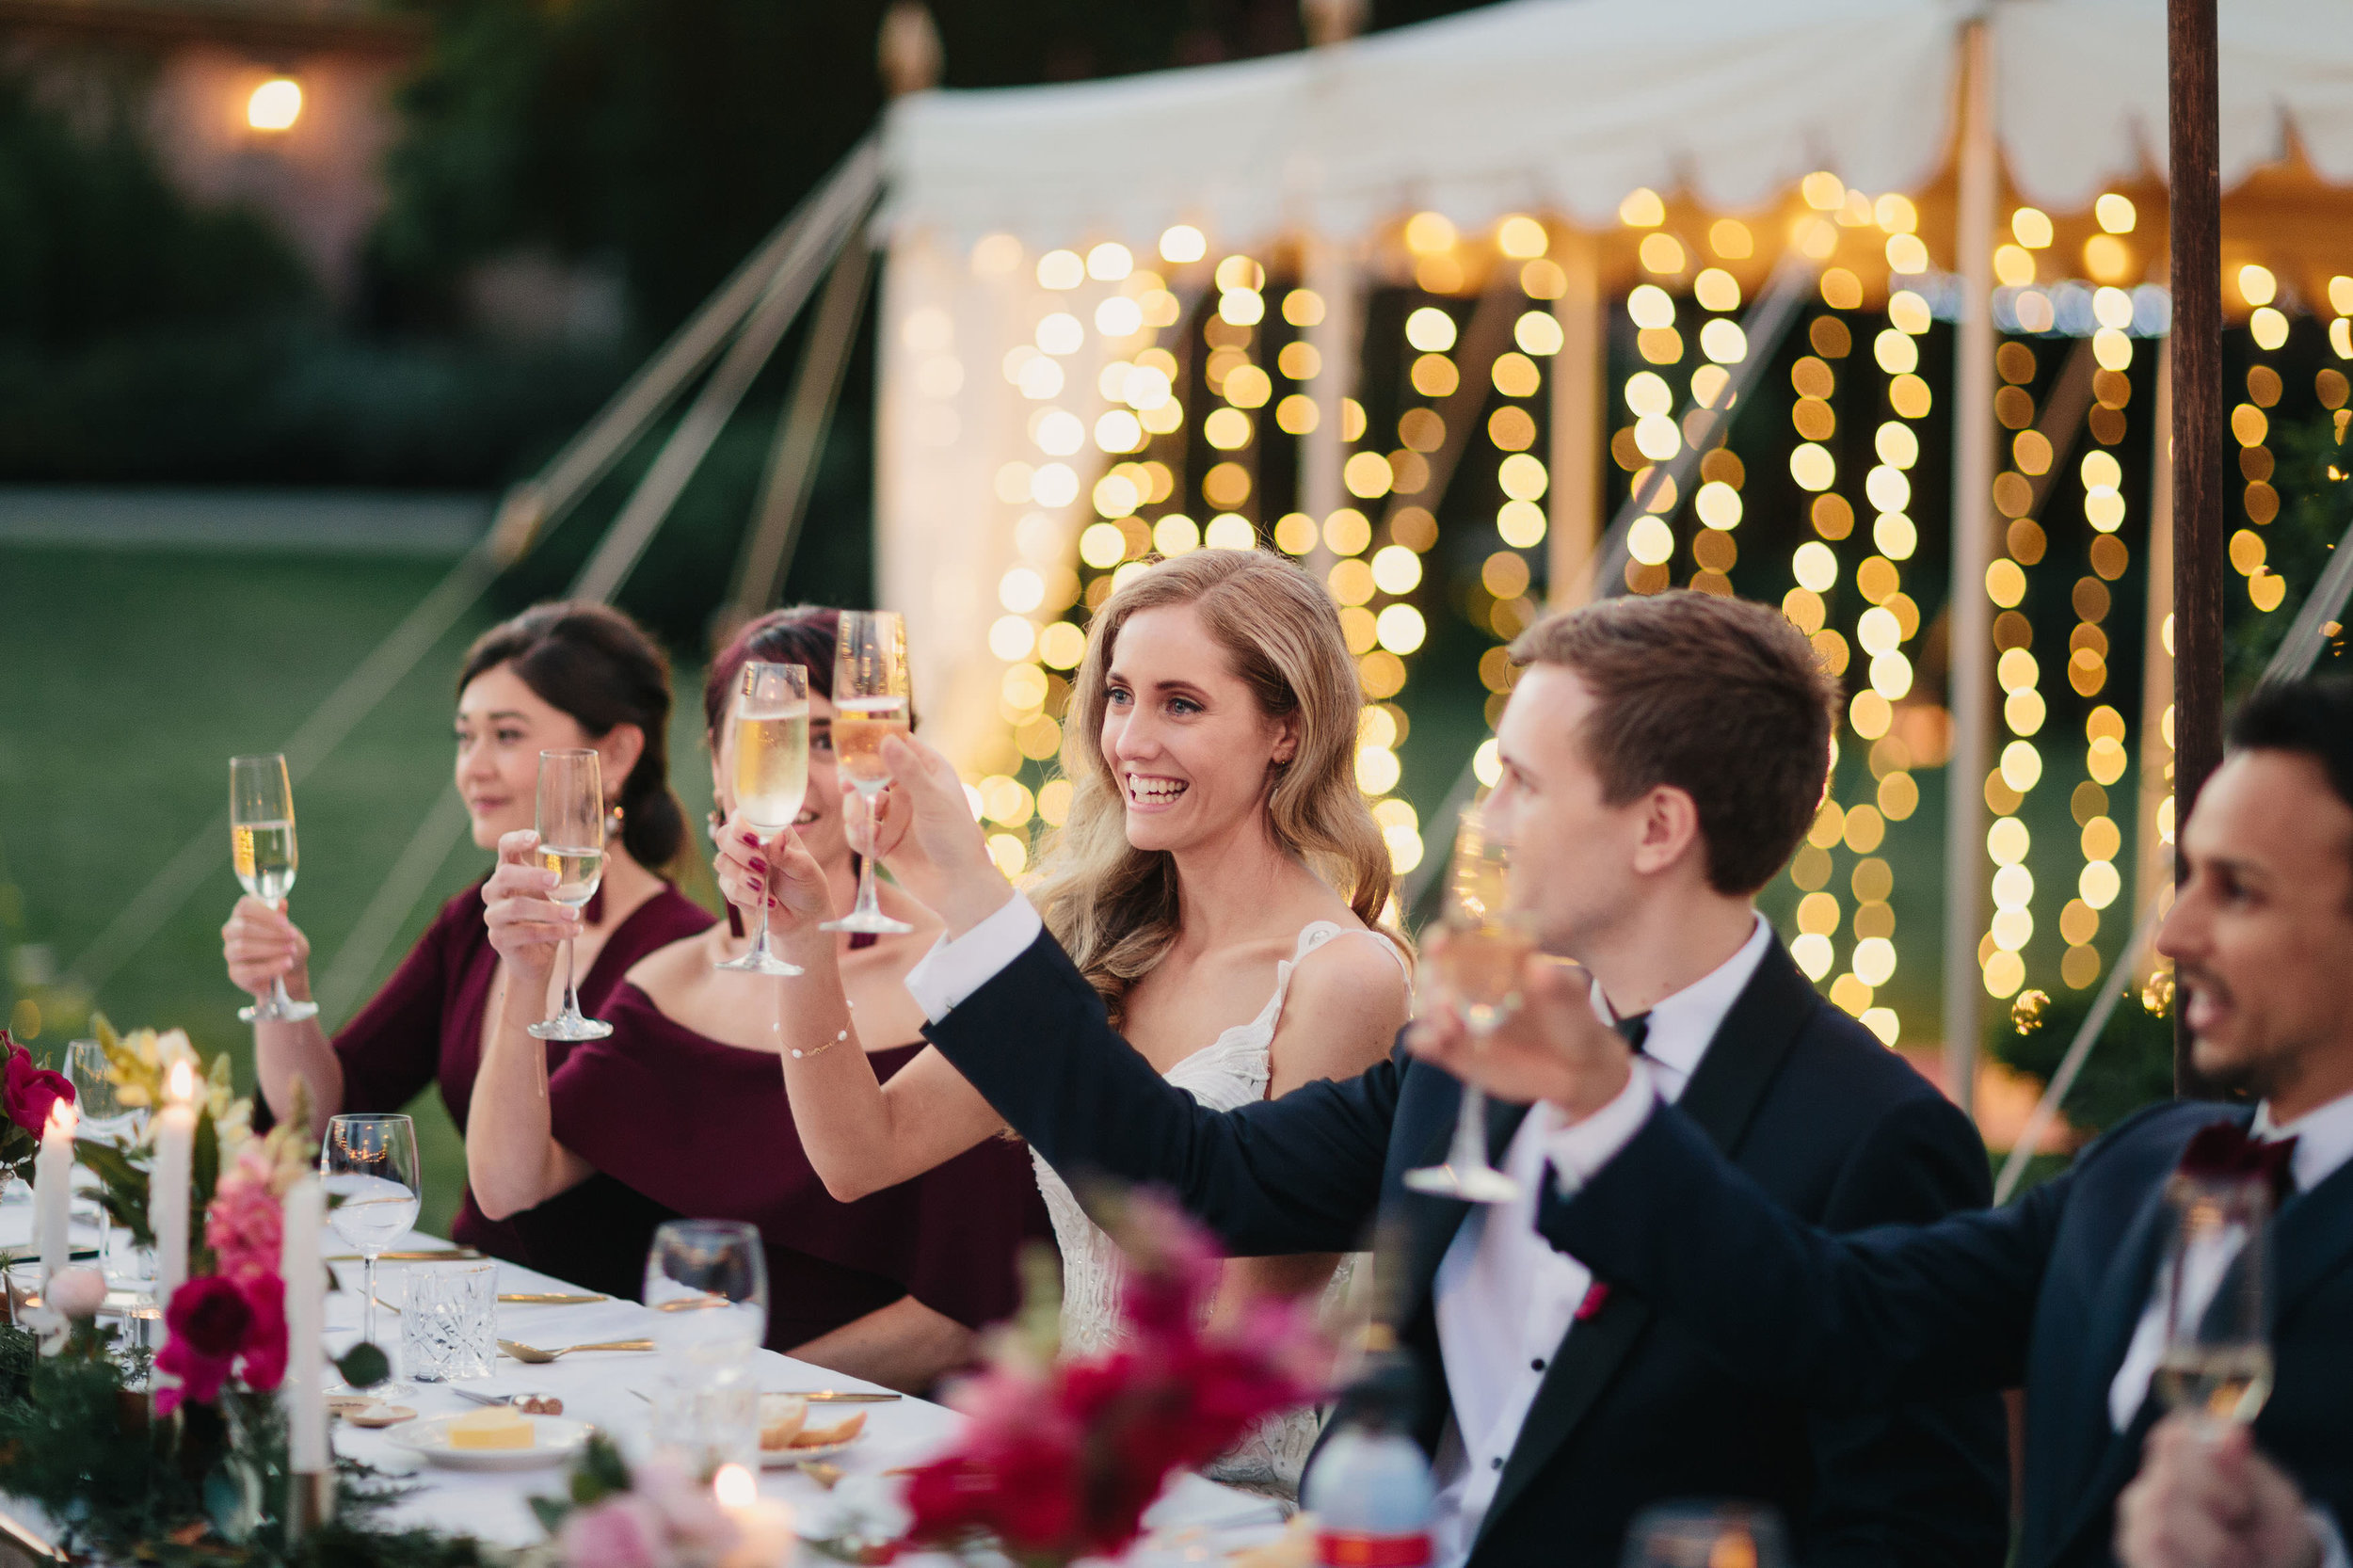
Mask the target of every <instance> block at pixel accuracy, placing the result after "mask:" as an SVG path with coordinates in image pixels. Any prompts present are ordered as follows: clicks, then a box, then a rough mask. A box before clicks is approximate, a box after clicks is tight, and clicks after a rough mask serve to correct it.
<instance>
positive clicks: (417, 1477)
mask: <svg viewBox="0 0 2353 1568" xmlns="http://www.w3.org/2000/svg"><path fill="white" fill-rule="evenodd" d="M31 1239H32V1206H31V1205H30V1204H29V1203H24V1202H16V1203H8V1204H4V1205H0V1249H6V1250H8V1251H9V1252H17V1251H21V1250H22V1249H24V1247H26V1246H27V1245H28V1244H29V1243H30V1241H31ZM97 1240H98V1237H97V1233H96V1231H95V1230H92V1229H89V1228H88V1227H86V1226H83V1225H79V1224H77V1225H75V1226H74V1232H73V1244H74V1246H75V1247H76V1248H77V1249H79V1248H82V1247H86V1246H92V1245H95V1244H96V1242H97ZM328 1240H329V1243H330V1245H331V1244H333V1242H334V1238H333V1236H332V1234H331V1233H330V1234H329V1237H328ZM448 1245H449V1243H448V1242H446V1241H443V1240H440V1239H438V1238H435V1237H430V1236H425V1235H422V1234H420V1235H412V1236H409V1237H407V1238H405V1239H403V1240H400V1241H399V1242H396V1243H394V1247H393V1250H395V1251H415V1250H423V1249H432V1248H442V1247H446V1246H448ZM332 1267H333V1269H334V1272H335V1274H336V1276H337V1279H338V1282H339V1284H340V1285H341V1286H342V1287H343V1288H341V1289H339V1290H338V1291H337V1292H336V1293H335V1294H333V1295H331V1296H330V1297H328V1306H327V1325H328V1336H327V1337H328V1347H329V1350H330V1352H337V1353H340V1352H342V1351H343V1350H344V1349H346V1348H347V1347H348V1346H350V1345H351V1344H352V1343H354V1342H355V1341H357V1339H358V1338H359V1336H360V1306H361V1301H360V1293H359V1291H360V1266H359V1265H358V1264H357V1263H336V1264H334V1265H333V1266H332ZM403 1269H404V1266H403V1265H402V1264H400V1263H396V1262H386V1263H383V1264H381V1265H379V1266H378V1271H377V1272H378V1280H377V1296H378V1299H379V1300H380V1301H383V1302H387V1303H390V1304H392V1305H394V1306H397V1305H398V1304H399V1303H400V1302H401V1300H402V1299H403V1297H404V1296H405V1295H406V1293H407V1292H406V1287H405V1282H404V1280H403V1277H402V1276H403ZM498 1288H499V1290H500V1291H501V1293H503V1294H505V1293H518V1294H520V1293H545V1292H558V1291H562V1292H577V1291H578V1288H577V1287H574V1286H571V1285H568V1284H567V1283H566V1282H564V1281H562V1280H558V1279H551V1278H550V1277H548V1276H547V1275H545V1274H541V1273H537V1272H534V1271H532V1270H529V1269H525V1268H521V1267H519V1266H517V1265H515V1264H511V1263H501V1264H500V1265H499V1283H498ZM655 1321H656V1318H655V1314H653V1313H652V1312H650V1311H648V1309H647V1308H645V1307H644V1306H641V1305H639V1304H637V1303H635V1302H631V1301H620V1300H609V1301H602V1302H597V1303H593V1304H576V1305H542V1304H520V1303H514V1302H501V1303H500V1304H499V1305H498V1334H499V1336H500V1337H502V1338H505V1339H516V1340H520V1341H522V1342H523V1343H525V1344H528V1345H536V1346H540V1347H543V1348H548V1349H552V1348H554V1347H556V1346H561V1345H575V1344H586V1343H591V1342H595V1341H600V1340H614V1339H637V1338H646V1337H649V1336H651V1334H652V1332H653V1327H654V1323H655ZM399 1323H400V1320H399V1317H398V1316H397V1314H396V1313H394V1312H392V1311H388V1310H386V1309H385V1308H383V1307H379V1308H378V1309H377V1313H376V1331H377V1336H378V1338H379V1339H380V1340H382V1341H384V1342H385V1343H386V1345H387V1348H388V1349H392V1348H394V1347H396V1346H397V1344H398V1339H399V1332H400V1330H399ZM395 1359H396V1361H397V1358H395ZM758 1367H759V1371H760V1387H761V1388H762V1389H766V1390H779V1391H804V1390H808V1389H836V1390H842V1391H849V1390H877V1389H878V1388H879V1385H878V1384H870V1383H864V1382H861V1381H859V1380H858V1379H856V1378H845V1377H843V1376H842V1375H841V1374H840V1373H838V1372H832V1371H828V1370H826V1369H825V1368H822V1367H815V1366H811V1365H810V1364H808V1362H804V1361H795V1360H793V1359H792V1358H791V1357H790V1356H784V1355H778V1354H776V1352H772V1351H761V1352H759V1358H758ZM493 1370H494V1372H495V1374H496V1377H497V1378H498V1380H499V1383H500V1384H501V1385H502V1386H515V1387H524V1386H527V1387H530V1388H534V1389H541V1390H545V1391H546V1392H548V1393H552V1394H554V1395H557V1396H559V1397H560V1398H561V1399H562V1400H563V1401H564V1414H565V1415H566V1416H568V1417H570V1418H574V1419H578V1420H584V1421H588V1422H591V1423H593V1424H595V1425H596V1426H597V1427H599V1428H600V1429H602V1430H603V1431H605V1432H609V1433H611V1434H612V1435H613V1436H614V1437H615V1438H616V1441H618V1442H619V1443H620V1444H621V1445H622V1447H623V1449H624V1451H629V1450H630V1449H631V1448H632V1444H633V1442H634V1441H635V1440H637V1439H640V1438H642V1436H643V1434H644V1432H645V1431H646V1427H647V1418H648V1411H649V1408H650V1407H649V1406H648V1403H647V1401H646V1400H643V1399H641V1398H640V1397H639V1394H638V1391H639V1390H644V1389H649V1388H650V1387H651V1386H652V1384H653V1381H654V1379H655V1377H656V1375H657V1358H656V1356H655V1355H654V1354H652V1353H649V1352H630V1351H618V1352H595V1351H590V1352H581V1353H580V1354H577V1355H568V1356H565V1357H563V1358H561V1359H560V1360H557V1361H554V1362H552V1363H549V1364H546V1365H543V1366H536V1367H531V1366H524V1365H522V1364H521V1363H520V1362H517V1361H514V1360H511V1359H509V1358H507V1357H505V1356H504V1355H502V1356H500V1357H499V1358H498V1359H497V1361H496V1363H495V1365H494V1368H493ZM399 1402H401V1403H403V1404H407V1405H408V1406H410V1407H412V1408H413V1409H415V1410H416V1412H417V1413H418V1416H420V1417H421V1418H422V1417H428V1416H440V1415H450V1414H456V1413H458V1412H462V1411H466V1410H472V1409H475V1408H477V1406H475V1405H474V1404H473V1403H472V1402H470V1401H468V1400H465V1399H463V1398H461V1397H460V1396H458V1395H456V1394H455V1393H452V1392H451V1391H450V1390H449V1389H448V1388H447V1387H444V1386H436V1385H433V1384H418V1385H417V1392H416V1395H415V1396H414V1397H413V1398H404V1399H403V1400H400V1401H399ZM854 1410H862V1411H865V1412H866V1413H867V1423H866V1430H865V1432H864V1433H863V1434H862V1435H861V1436H860V1438H859V1439H858V1441H857V1442H856V1444H854V1445H853V1446H852V1447H851V1448H848V1449H847V1450H845V1451H844V1452H842V1453H840V1454H839V1455H835V1456H832V1457H831V1458H830V1459H829V1461H828V1463H830V1464H835V1465H837V1466H839V1467H840V1469H841V1471H842V1472H844V1474H843V1476H842V1479H841V1480H840V1481H839V1483H838V1484H836V1485H835V1486H834V1487H833V1488H832V1489H831V1490H827V1489H826V1488H824V1487H823V1486H820V1485H819V1484H818V1483H817V1482H816V1481H815V1480H811V1479H810V1478H809V1477H808V1476H806V1475H804V1474H802V1473H801V1472H800V1471H798V1470H796V1469H791V1468H784V1469H769V1470H764V1471H763V1472H762V1473H761V1476H760V1495H761V1496H768V1497H777V1498H782V1499H783V1500H785V1501H786V1502H788V1503H790V1504H791V1506H792V1511H793V1523H794V1528H795V1529H796V1530H797V1531H798V1533H799V1534H801V1535H802V1536H804V1537H808V1536H826V1535H832V1534H836V1533H839V1532H840V1531H842V1530H845V1529H850V1528H857V1527H860V1526H864V1527H867V1528H875V1527H879V1528H884V1529H888V1528H895V1527H896V1525H897V1523H898V1522H899V1520H900V1518H901V1515H900V1514H899V1513H898V1512H897V1505H896V1502H895V1496H896V1492H897V1487H898V1483H897V1481H896V1480H894V1479H893V1478H892V1477H890V1476H889V1475H888V1474H887V1472H888V1471H891V1470H893V1469H897V1468H899V1467H902V1466H904V1465H908V1464H916V1463H919V1462H920V1461H921V1460H924V1459H926V1458H929V1457H930V1456H931V1455H932V1454H933V1453H934V1452H936V1450H937V1449H938V1448H940V1447H941V1445H943V1444H944V1443H945V1442H946V1441H947V1440H948V1439H949V1438H950V1437H951V1436H952V1434H953V1432H954V1431H955V1428H956V1424H957V1423H958V1422H959V1421H960V1420H961V1419H962V1417H961V1416H957V1415H956V1414H955V1412H953V1411H952V1410H949V1409H947V1408H946V1407H945V1406H942V1405H937V1404H933V1403H931V1402H929V1401H927V1400H917V1399H900V1400H888V1401H883V1402H875V1403H868V1404H831V1405H820V1406H816V1407H814V1408H813V1411H812V1418H818V1419H824V1418H828V1417H825V1416H822V1415H820V1414H818V1413H821V1412H826V1411H832V1412H839V1413H843V1414H846V1413H848V1412H850V1411H854ZM333 1440H334V1444H335V1450H336V1452H337V1453H338V1454H339V1455H342V1456H344V1457H346V1458H350V1459H354V1460H359V1461H361V1462H363V1463H365V1464H371V1465H375V1466H376V1467H377V1468H379V1469H382V1470H385V1471H389V1472H392V1473H393V1474H395V1475H399V1476H401V1477H403V1478H405V1480H404V1484H406V1485H408V1486H409V1487H411V1488H412V1490H411V1491H409V1493H408V1496H405V1497H403V1498H402V1499H401V1500H400V1501H399V1502H397V1503H395V1504H394V1505H393V1506H392V1509H391V1510H390V1511H389V1512H388V1513H387V1514H386V1515H385V1519H386V1522H387V1523H392V1524H410V1525H419V1526H425V1527H429V1528H434V1529H439V1530H443V1531H448V1532H452V1533H458V1534H467V1535H472V1536H475V1537H477V1538H479V1539H481V1540H483V1541H485V1542H488V1543H492V1544H498V1545H502V1546H524V1545H530V1544H536V1543H537V1542H539V1541H541V1540H543V1539H545V1532H544V1531H542V1530H541V1529H540V1528H539V1525H538V1521H537V1520H536V1518H535V1517H534V1516H533V1515H532V1512H531V1508H530V1501H529V1500H530V1498H531V1497H533V1496H558V1495H560V1494H561V1493H562V1491H563V1488H564V1471H563V1469H562V1468H561V1467H560V1466H556V1465H549V1466H545V1467H542V1468H538V1469H532V1470H520V1471H482V1470H453V1469H446V1468H442V1467H440V1466H438V1465H431V1464H422V1462H420V1461H418V1460H417V1459H416V1458H415V1457H414V1456H412V1455H410V1454H409V1453H408V1452H407V1451H406V1450H404V1449H401V1448H395V1447H393V1445H392V1443H391V1441H390V1440H389V1436H388V1434H387V1432H383V1431H368V1430H366V1429H363V1428H358V1427H353V1426H350V1425H348V1424H346V1423H344V1422H340V1421H339V1422H337V1423H335V1426H334V1432H333ZM6 1512H7V1513H8V1517H9V1521H10V1522H12V1523H14V1524H16V1525H18V1526H21V1527H23V1528H24V1531H25V1532H26V1533H28V1534H30V1535H31V1536H33V1537H34V1538H36V1539H52V1538H53V1536H52V1532H51V1526H50V1522H49V1521H48V1520H46V1519H45V1518H43V1517H41V1516H40V1511H39V1510H37V1509H34V1508H32V1507H31V1506H30V1505H28V1504H26V1503H25V1502H24V1501H23V1500H22V1499H14V1500H9V1501H8V1502H7V1503H6ZM1145 1522H1146V1525H1147V1527H1148V1533H1147V1535H1146V1537H1145V1539H1144V1542H1143V1543H1142V1544H1140V1546H1139V1547H1138V1549H1137V1551H1136V1553H1135V1554H1134V1555H1133V1556H1132V1557H1131V1559H1130V1560H1131V1561H1134V1562H1137V1563H1144V1564H1149V1563H1156V1562H1160V1563H1172V1564H1173V1563H1177V1562H1201V1561H1214V1560H1219V1559H1222V1558H1224V1557H1225V1556H1226V1555H1228V1554H1229V1553H1230V1552H1232V1551H1234V1550H1237V1549H1240V1548H1241V1547H1244V1546H1247V1545H1252V1544H1257V1543H1259V1542H1263V1541H1265V1540H1268V1539H1270V1538H1272V1537H1273V1535H1274V1534H1275V1533H1276V1532H1277V1531H1278V1529H1279V1528H1280V1523H1281V1518H1280V1510H1279V1509H1278V1508H1277V1507H1276V1506H1275V1505H1274V1504H1273V1503H1271V1502H1269V1501H1268V1500H1266V1499H1264V1498H1261V1497H1257V1496H1251V1495H1249V1494H1246V1493H1242V1492H1238V1491H1235V1490H1233V1489H1231V1488H1228V1487H1224V1486H1220V1485H1217V1484H1216V1483H1214V1482H1212V1481H1209V1480H1204V1479H1203V1478H1201V1477H1199V1476H1197V1475H1187V1476H1184V1477H1182V1478H1180V1479H1179V1480H1178V1481H1177V1484H1176V1485H1174V1486H1172V1487H1171V1488H1170V1489H1169V1490H1168V1492H1167V1493H1166V1494H1165V1495H1164V1496H1162V1497H1161V1498H1160V1501H1159V1502H1158V1503H1157V1504H1156V1505H1154V1507H1153V1509H1152V1511H1151V1512H1150V1513H1148V1514H1147V1515H1146V1518H1145ZM10 1533H14V1532H10ZM7 1555H8V1553H7V1551H6V1546H5V1544H0V1558H5V1557H6V1556H7ZM801 1555H802V1558H803V1559H804V1560H806V1559H808V1555H809V1554H808V1553H807V1552H806V1551H804V1552H803V1553H802V1554H801Z"/></svg>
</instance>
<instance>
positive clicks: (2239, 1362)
mask: <svg viewBox="0 0 2353 1568" xmlns="http://www.w3.org/2000/svg"><path fill="white" fill-rule="evenodd" d="M2166 1195H2167V1200H2168V1202H2169V1204H2170V1206H2171V1208H2172V1214H2173V1232H2172V1236H2171V1237H2170V1239H2169V1241H2168V1243H2167V1246H2166V1254H2165V1261H2164V1264H2163V1265H2162V1267H2161V1268H2160V1270H2159V1272H2158V1274H2157V1291H2158V1301H2159V1310H2160V1311H2161V1312H2162V1313H2163V1314H2164V1321H2165V1347H2164V1349H2163V1350H2162V1351H2160V1352H2158V1357H2157V1368H2156V1389H2157V1394H2158V1397H2159V1398H2161V1399H2163V1400H2165V1402H2166V1403H2167V1404H2168V1405H2169V1406H2170V1407H2171V1408H2173V1409H2175V1410H2179V1411H2186V1412H2188V1413H2189V1414H2190V1415H2191V1416H2192V1417H2193V1418H2194V1419H2196V1420H2197V1421H2198V1423H2199V1424H2200V1425H2201V1426H2206V1427H2210V1428H2211V1429H2213V1430H2214V1431H2215V1432H2221V1431H2223V1430H2224V1429H2226V1428H2229V1427H2232V1426H2245V1425H2246V1424H2247V1423H2249V1422H2250V1421H2252V1420H2253V1419H2254V1418H2255V1417H2256V1416H2257V1415H2259V1414H2260V1413H2261V1412H2262V1410H2263V1407H2264V1401H2265V1400H2268V1399H2269V1398H2270V1397H2271V1375H2272V1372H2271V1320H2270V1317H2269V1311H2268V1306H2267V1304H2266V1287H2267V1286H2268V1284H2269V1280H2268V1275H2269V1273H2270V1261H2271V1259H2270V1256H2269V1246H2268V1241H2267V1236H2266V1229H2267V1226H2268V1223H2269V1221H2270V1218H2271V1187H2270V1184H2269V1183H2268V1182H2267V1181H2266V1180H2265V1179H2264V1178H2262V1177H2249V1176H2174V1177H2173V1178H2172V1183H2171V1185H2170V1186H2169V1189H2168V1190H2167V1194H2166Z"/></svg>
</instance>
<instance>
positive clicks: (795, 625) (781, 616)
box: [703, 604, 841, 741]
mask: <svg viewBox="0 0 2353 1568" xmlns="http://www.w3.org/2000/svg"><path fill="white" fill-rule="evenodd" d="M840 640H841V612H840V611H839V610H835V609H830V608H828V607H826V606H825V605H823V604H796V605H794V606H793V607H792V609H790V610H771V611H769V612H768V613H767V614H766V615H764V616H759V617H757V618H755V619H753V620H748V621H745V622H744V629H743V630H742V631H740V632H737V633H736V634H735V635H734V636H733V637H732V638H730V639H728V646H727V647H725V648H721V649H720V650H719V651H718V652H717V653H714V654H712V658H711V674H710V676H709V677H708V678H707V679H706V680H704V681H703V733H704V734H705V735H707V736H710V737H712V739H713V740H714V741H715V740H716V739H717V738H718V735H719V733H720V729H721V727H722V726H724V725H725V724H726V723H727V722H728V704H729V703H731V702H733V701H734V700H735V678H736V677H737V676H739V675H741V674H742V673H743V672H744V665H745V664H751V663H754V662H755V661H756V662H758V663H760V664H800V665H804V666H806V667H807V669H808V692H809V695H810V696H822V697H824V699H825V700H826V701H827V702H831V701H832V700H833V654H834V647H835V645H836V644H837V643H839V642H840Z"/></svg>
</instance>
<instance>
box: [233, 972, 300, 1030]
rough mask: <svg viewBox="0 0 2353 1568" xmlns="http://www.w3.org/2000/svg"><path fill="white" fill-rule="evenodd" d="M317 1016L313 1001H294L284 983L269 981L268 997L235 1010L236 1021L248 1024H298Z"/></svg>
mask: <svg viewBox="0 0 2353 1568" xmlns="http://www.w3.org/2000/svg"><path fill="white" fill-rule="evenodd" d="M317 1016H319V1004H318V1003H317V1002H315V1001H296V1000H295V999H294V998H293V997H292V996H291V995H289V994H288V993H287V990H286V983H285V982H284V981H282V980H273V981H271V982H270V983H269V995H268V996H266V997H264V998H263V999H262V1000H260V1001H258V1002H254V1003H252V1004H250V1005H248V1006H245V1007H240V1008H238V1009H237V1021H238V1022H239V1023H248V1024H251V1023H264V1024H292V1023H300V1022H301V1021H302V1020H303V1019H305V1018H315V1017H317Z"/></svg>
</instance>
